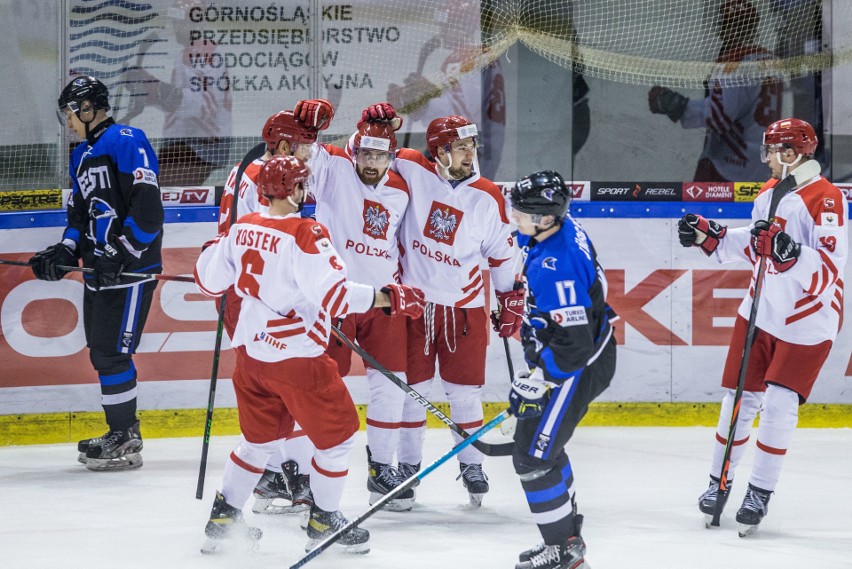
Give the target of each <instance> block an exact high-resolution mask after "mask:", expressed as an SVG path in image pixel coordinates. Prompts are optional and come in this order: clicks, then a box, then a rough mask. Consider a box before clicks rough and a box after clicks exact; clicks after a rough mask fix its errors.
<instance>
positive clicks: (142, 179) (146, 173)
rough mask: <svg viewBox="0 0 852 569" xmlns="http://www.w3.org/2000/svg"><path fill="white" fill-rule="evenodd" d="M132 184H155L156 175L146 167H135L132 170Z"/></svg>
mask: <svg viewBox="0 0 852 569" xmlns="http://www.w3.org/2000/svg"><path fill="white" fill-rule="evenodd" d="M133 184H134V185H136V184H151V185H153V186H156V185H157V175H156V174H155V173H154V171H153V170H150V169H148V168H136V169H135V170H133Z"/></svg>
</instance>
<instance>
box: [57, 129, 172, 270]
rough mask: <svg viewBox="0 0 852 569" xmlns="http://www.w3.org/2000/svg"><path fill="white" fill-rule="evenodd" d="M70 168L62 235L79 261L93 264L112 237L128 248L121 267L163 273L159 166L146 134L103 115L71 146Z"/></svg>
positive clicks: (87, 264)
mask: <svg viewBox="0 0 852 569" xmlns="http://www.w3.org/2000/svg"><path fill="white" fill-rule="evenodd" d="M70 172H71V180H72V185H73V190H72V193H71V198H70V200H69V202H68V227H67V228H66V229H65V233H64V234H63V239H64V240H72V241H74V242H75V243H76V244H77V246H78V252H79V254H80V256H81V257H82V259H83V265H84V266H86V267H91V266H93V264H94V261H95V258H96V257H98V256H100V255H101V253H102V251H103V246H104V244H105V243H107V242H108V241H109V240H110V238H114V239H117V240H118V241H120V243H121V245H122V246H123V247H124V249H125V250H127V251H128V252H129V253H130V255H129V258H130V262H129V264H128V265H127V266H126V267H125V270H127V271H128V272H144V273H159V272H161V270H162V259H161V252H160V250H161V248H162V239H163V202H162V198H161V197H160V189H159V185H158V182H157V176H158V174H159V166H158V163H157V155H156V154H155V153H154V149H153V148H152V147H151V144H150V143H149V142H148V138H147V137H146V136H145V133H144V132H142V131H141V130H139V129H136V128H133V127H129V126H125V125H119V124H115V123H114V122H113V121H112V119H107V120H106V121H104V122H103V123H101V124H100V125H98V126H97V127H95V129H93V131H92V132H91V133H90V135H89V138H88V140H86V141H84V142H82V143H81V144H79V145H78V146H77V147H76V148H75V149H74V152H73V153H72V155H71V162H70ZM86 277H87V278H91V275H88V274H87V275H86Z"/></svg>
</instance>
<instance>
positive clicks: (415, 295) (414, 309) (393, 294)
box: [382, 283, 426, 318]
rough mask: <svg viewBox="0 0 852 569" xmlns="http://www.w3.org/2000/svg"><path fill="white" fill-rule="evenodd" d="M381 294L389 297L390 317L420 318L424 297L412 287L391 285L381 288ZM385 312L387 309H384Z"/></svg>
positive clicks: (424, 302)
mask: <svg viewBox="0 0 852 569" xmlns="http://www.w3.org/2000/svg"><path fill="white" fill-rule="evenodd" d="M382 292H383V293H385V294H387V295H388V296H390V315H391V316H397V315H400V316H408V317H409V318H420V317H421V316H423V309H424V308H425V307H426V297H425V296H424V295H423V291H422V290H420V289H419V288H414V287H413V286H408V285H401V284H396V283H391V284H389V285H386V286H384V287H383V288H382ZM385 310H387V309H385Z"/></svg>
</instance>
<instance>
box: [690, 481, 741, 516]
mask: <svg viewBox="0 0 852 569" xmlns="http://www.w3.org/2000/svg"><path fill="white" fill-rule="evenodd" d="M732 482H733V480H729V481H728V488H727V489H726V490H725V491H724V492H722V493H721V498H719V496H720V494H719V479H718V478H716V477H715V476H711V477H710V485H709V486H708V487H707V490H705V491H704V493H703V494H701V496H699V497H698V509H699V510H701V513H702V514H704V525H705V527H708V528H709V527H710V525H711V524H712V523H713V516H714V515H715V514H716V500H718V499H721V506H722V509H724V508H725V504H726V503H727V502H728V495H729V494H730V493H731V483H732ZM720 513H721V511H720Z"/></svg>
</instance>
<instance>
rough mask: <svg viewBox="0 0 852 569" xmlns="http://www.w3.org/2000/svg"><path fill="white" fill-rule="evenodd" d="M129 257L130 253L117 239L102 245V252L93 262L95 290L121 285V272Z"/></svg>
mask: <svg viewBox="0 0 852 569" xmlns="http://www.w3.org/2000/svg"><path fill="white" fill-rule="evenodd" d="M129 256H130V253H128V252H127V251H126V250H125V249H124V246H123V245H122V244H121V243H120V242H119V241H118V239H111V240H110V242H109V243H107V244H106V245H104V251H103V253H101V256H100V257H98V258H97V259H96V260H95V266H94V267H93V269H94V271H95V274H94V283H93V284H94V287H95V289H96V290H97V289H100V288H101V287H105V286H115V285H117V284H119V283H121V272H122V271H123V270H124V267H126V266H127V264H128V261H129V259H128V257H129Z"/></svg>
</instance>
